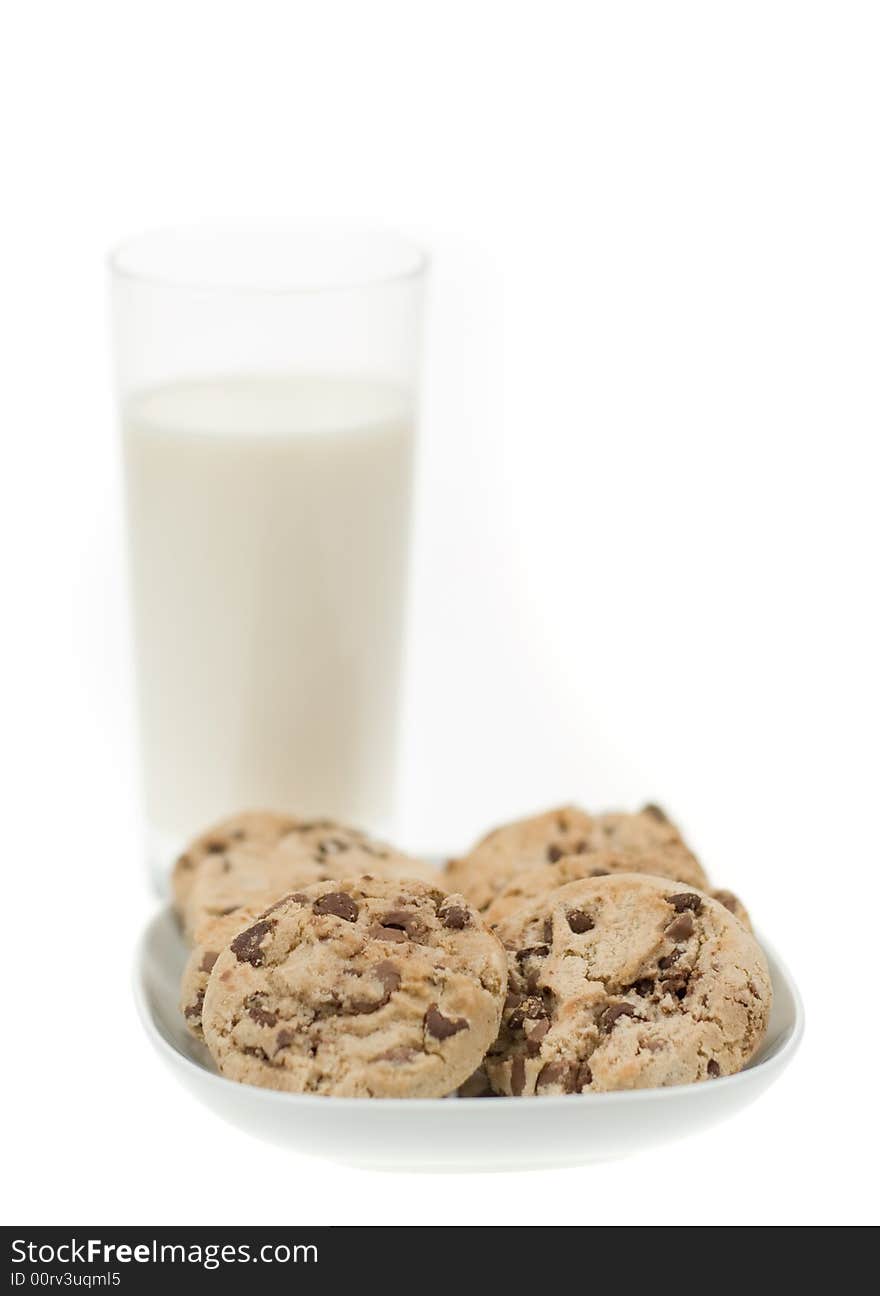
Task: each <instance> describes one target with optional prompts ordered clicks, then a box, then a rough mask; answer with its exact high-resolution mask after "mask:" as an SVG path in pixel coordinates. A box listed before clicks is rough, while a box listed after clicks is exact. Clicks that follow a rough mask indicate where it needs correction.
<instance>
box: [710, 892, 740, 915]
mask: <svg viewBox="0 0 880 1296" xmlns="http://www.w3.org/2000/svg"><path fill="white" fill-rule="evenodd" d="M712 895H713V896H714V898H715V899H716V900H717V901H718V903H719V904H723V905H724V908H725V909H729V910H730V912H731V913H736V911H737V908H738V907H739V901H738V900H737V898H736V896H735V895H734V894H733V892H732V891H713V892H712Z"/></svg>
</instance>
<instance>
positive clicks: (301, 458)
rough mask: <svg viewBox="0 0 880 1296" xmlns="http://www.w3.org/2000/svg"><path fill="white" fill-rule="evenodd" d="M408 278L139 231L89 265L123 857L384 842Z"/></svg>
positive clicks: (411, 422) (287, 249) (393, 261)
mask: <svg viewBox="0 0 880 1296" xmlns="http://www.w3.org/2000/svg"><path fill="white" fill-rule="evenodd" d="M425 270H426V258H425V256H424V254H423V253H422V252H421V251H420V250H419V249H418V248H416V247H414V246H412V245H411V244H409V243H408V242H406V241H405V240H403V239H400V238H398V237H396V236H391V235H384V234H364V235H338V234H332V235H331V234H324V235H317V234H316V235H301V234H296V235H294V234H289V233H264V234H244V233H206V232H201V231H173V232H160V233H152V234H146V235H144V236H141V237H139V238H136V239H133V240H131V241H129V242H127V243H125V244H123V245H122V246H121V247H119V248H118V249H117V250H116V251H115V252H114V253H113V254H112V255H111V258H110V271H111V294H112V315H113V342H114V359H115V377H116V391H117V396H118V409H119V421H120V427H121V436H122V445H123V460H124V468H125V481H126V501H127V510H126V511H127V531H128V541H129V553H130V576H131V581H130V584H131V594H132V611H133V626H134V645H135V655H136V663H135V664H136V680H137V692H138V714H139V727H140V743H141V751H142V762H141V763H142V770H143V786H144V807H145V819H146V838H147V854H148V860H149V865H150V868H151V871H152V873H153V875H154V878H155V879H156V882H157V883H158V884H159V885H160V886H164V884H165V882H166V880H167V874H168V870H169V868H170V865H171V863H172V861H173V860H174V858H175V856H176V855H177V853H178V852H179V850H180V849H181V847H182V846H183V844H184V843H185V842H186V841H187V839H188V838H190V837H191V836H192V835H193V834H194V833H197V832H199V831H201V830H202V829H204V828H205V827H207V826H209V825H210V824H212V823H213V822H215V821H217V820H219V819H222V818H224V817H226V816H228V815H231V814H234V813H236V812H238V811H239V810H245V809H259V808H271V809H279V810H288V811H291V812H293V813H297V814H301V815H305V816H308V817H312V816H321V817H324V816H327V817H331V818H338V819H341V820H344V821H347V822H352V823H356V824H361V825H363V826H365V827H367V828H370V829H372V830H374V831H378V832H383V831H387V829H388V827H389V825H390V822H391V818H392V806H393V791H394V772H395V750H396V745H397V729H398V696H399V683H400V671H401V655H402V638H403V629H404V611H405V592H406V578H407V566H408V542H409V529H410V490H411V476H412V461H413V452H414V442H415V427H416V413H417V387H418V360H419V350H420V345H419V343H420V331H421V317H422V300H423V289H424V281H425Z"/></svg>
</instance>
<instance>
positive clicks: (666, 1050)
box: [485, 873, 772, 1097]
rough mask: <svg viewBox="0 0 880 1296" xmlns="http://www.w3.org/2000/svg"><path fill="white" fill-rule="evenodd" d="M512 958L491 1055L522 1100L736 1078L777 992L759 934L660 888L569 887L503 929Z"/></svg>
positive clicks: (620, 881)
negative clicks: (534, 1097)
mask: <svg viewBox="0 0 880 1296" xmlns="http://www.w3.org/2000/svg"><path fill="white" fill-rule="evenodd" d="M497 933H498V935H499V937H500V938H501V939H502V941H503V942H504V945H505V947H506V949H507V951H508V994H507V999H506V1002H505V1006H504V1013H503V1018H502V1024H501V1030H500V1032H499V1036H498V1039H497V1041H496V1042H495V1044H494V1045H493V1046H492V1049H491V1050H490V1052H489V1055H488V1057H487V1059H486V1064H485V1065H486V1070H487V1073H488V1075H489V1079H490V1082H491V1084H492V1087H493V1088H494V1089H495V1091H496V1092H498V1093H501V1094H510V1095H513V1096H514V1097H519V1096H521V1095H531V1094H539V1095H541V1094H568V1093H604V1092H607V1091H609V1090H616V1089H644V1088H653V1087H655V1086H661V1085H679V1084H688V1083H691V1082H693V1081H699V1080H708V1079H713V1078H715V1077H717V1076H724V1075H730V1074H732V1073H733V1072H735V1071H739V1070H740V1069H741V1068H742V1067H743V1066H744V1065H745V1064H746V1062H748V1060H749V1058H750V1057H751V1056H752V1055H753V1053H754V1052H755V1050H756V1049H757V1048H758V1046H759V1045H760V1043H761V1040H762V1039H763V1036H764V1032H765V1031H766V1028H767V1021H768V1018H769V1014H770V1005H771V998H772V991H771V986H770V975H769V972H768V969H767V962H766V960H765V958H764V955H763V953H762V951H761V949H760V948H759V946H758V944H757V943H756V941H755V940H754V938H753V937H752V936H751V935H750V934H749V932H748V931H746V929H745V928H744V927H743V925H742V924H741V923H740V922H738V921H737V919H736V918H734V917H733V915H732V914H730V913H729V912H728V911H727V909H725V908H724V906H723V905H721V904H719V903H718V901H716V900H713V899H711V898H710V897H709V896H707V895H705V894H702V893H700V892H697V891H691V890H683V889H682V888H681V886H680V885H678V884H676V883H674V882H672V881H664V880H662V879H660V878H654V877H647V876H642V875H639V874H632V873H620V874H613V875H611V876H608V877H600V878H586V879H584V880H582V881H576V882H570V883H568V884H567V885H566V886H563V887H559V888H558V889H557V890H555V891H552V892H550V893H549V894H548V895H547V896H546V897H544V898H538V899H536V900H533V901H530V902H528V903H526V904H525V905H524V906H523V907H522V908H520V909H518V910H517V911H516V912H515V913H513V914H511V915H509V916H508V917H507V918H506V919H503V920H502V922H501V923H500V924H499V926H498V928H497Z"/></svg>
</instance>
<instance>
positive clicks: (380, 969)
mask: <svg viewBox="0 0 880 1296" xmlns="http://www.w3.org/2000/svg"><path fill="white" fill-rule="evenodd" d="M373 975H374V976H375V977H376V978H377V980H379V981H381V982H382V988H383V990H384V994H383V995H382V998H381V999H354V1000H352V1002H351V1003H350V1004H349V1011H350V1012H352V1013H374V1012H378V1011H379V1009H380V1008H384V1007H385V1005H386V1004H387V1002H388V1000H389V999H390V998H391V996H392V995H393V994H394V991H395V990H397V989H398V987H399V986H400V973H399V972H398V970H397V968H396V967H395V966H394V964H393V963H389V962H388V960H387V959H385V960H383V962H381V963H377V964H376V966H375V967H374V968H373Z"/></svg>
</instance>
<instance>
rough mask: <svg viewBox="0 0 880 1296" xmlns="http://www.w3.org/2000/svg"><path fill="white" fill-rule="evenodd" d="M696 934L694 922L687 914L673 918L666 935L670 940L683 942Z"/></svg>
mask: <svg viewBox="0 0 880 1296" xmlns="http://www.w3.org/2000/svg"><path fill="white" fill-rule="evenodd" d="M693 934H694V920H693V918H692V917H691V915H690V914H689V913H687V912H685V913H683V914H679V916H678V917H677V918H673V920H672V922H671V923H670V924H669V926H668V927H667V928H666V935H667V936H668V937H669V939H670V940H674V941H683V940H687V939H688V938H689V937H691V936H693Z"/></svg>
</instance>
